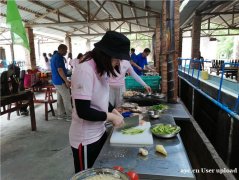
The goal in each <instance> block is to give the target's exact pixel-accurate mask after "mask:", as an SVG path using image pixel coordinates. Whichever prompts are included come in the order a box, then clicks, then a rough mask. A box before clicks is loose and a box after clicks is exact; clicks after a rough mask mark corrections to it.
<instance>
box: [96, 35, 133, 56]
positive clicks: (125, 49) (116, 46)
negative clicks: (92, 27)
mask: <svg viewBox="0 0 239 180" xmlns="http://www.w3.org/2000/svg"><path fill="white" fill-rule="evenodd" d="M94 46H95V47H96V48H99V49H100V50H101V51H103V52H104V53H105V54H107V55H108V56H111V57H113V58H116V59H125V60H130V56H129V51H130V41H129V39H128V38H127V37H126V36H125V35H123V34H121V33H118V32H116V31H107V32H106V34H105V35H104V36H103V38H102V39H101V40H100V41H99V42H97V43H95V44H94Z"/></svg>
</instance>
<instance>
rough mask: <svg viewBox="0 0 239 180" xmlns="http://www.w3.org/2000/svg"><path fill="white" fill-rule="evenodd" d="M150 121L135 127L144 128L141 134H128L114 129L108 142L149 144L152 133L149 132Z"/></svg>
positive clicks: (151, 139) (151, 142) (151, 140)
mask: <svg viewBox="0 0 239 180" xmlns="http://www.w3.org/2000/svg"><path fill="white" fill-rule="evenodd" d="M150 126H151V125H150V122H145V123H144V124H143V125H139V126H137V127H135V128H140V129H145V130H144V132H143V133H141V134H135V135H128V134H123V133H122V132H120V131H118V130H117V129H114V131H113V133H112V135H111V138H110V143H111V144H135V145H151V144H153V137H152V133H151V132H150Z"/></svg>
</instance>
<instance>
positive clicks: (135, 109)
mask: <svg viewBox="0 0 239 180" xmlns="http://www.w3.org/2000/svg"><path fill="white" fill-rule="evenodd" d="M130 111H131V112H134V113H141V112H142V111H141V108H140V107H138V106H137V107H136V108H132V109H131V110H130Z"/></svg>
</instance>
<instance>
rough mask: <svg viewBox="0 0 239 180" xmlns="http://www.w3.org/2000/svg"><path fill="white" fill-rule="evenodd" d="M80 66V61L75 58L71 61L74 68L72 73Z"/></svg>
mask: <svg viewBox="0 0 239 180" xmlns="http://www.w3.org/2000/svg"><path fill="white" fill-rule="evenodd" d="M78 64H79V59H77V58H75V59H71V60H70V62H69V65H70V66H71V68H72V72H73V71H74V69H75V68H76V66H77V65H78Z"/></svg>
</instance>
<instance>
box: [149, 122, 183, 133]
mask: <svg viewBox="0 0 239 180" xmlns="http://www.w3.org/2000/svg"><path fill="white" fill-rule="evenodd" d="M180 130H181V128H180V127H179V126H172V125H171V124H159V125H157V126H155V127H154V128H152V129H151V131H152V133H154V134H162V135H166V134H176V133H178V132H179V131H180Z"/></svg>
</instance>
